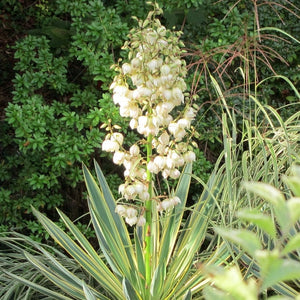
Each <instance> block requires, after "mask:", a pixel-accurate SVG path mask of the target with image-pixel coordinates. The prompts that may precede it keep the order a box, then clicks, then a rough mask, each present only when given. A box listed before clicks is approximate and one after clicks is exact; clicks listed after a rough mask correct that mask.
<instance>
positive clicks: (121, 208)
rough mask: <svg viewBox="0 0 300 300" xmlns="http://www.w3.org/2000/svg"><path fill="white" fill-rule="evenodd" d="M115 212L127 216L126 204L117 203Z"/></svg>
mask: <svg viewBox="0 0 300 300" xmlns="http://www.w3.org/2000/svg"><path fill="white" fill-rule="evenodd" d="M115 212H116V213H117V214H118V215H120V216H121V217H125V216H126V208H125V207H124V205H117V206H116V208H115Z"/></svg>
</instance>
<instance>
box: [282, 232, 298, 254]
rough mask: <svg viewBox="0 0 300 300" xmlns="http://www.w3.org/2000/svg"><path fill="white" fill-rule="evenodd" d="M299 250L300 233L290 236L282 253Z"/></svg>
mask: <svg viewBox="0 0 300 300" xmlns="http://www.w3.org/2000/svg"><path fill="white" fill-rule="evenodd" d="M296 250H297V251H300V233H297V234H296V235H294V236H292V237H290V240H289V241H288V243H287V244H286V245H285V247H284V249H283V250H282V254H288V253H290V252H293V251H296Z"/></svg>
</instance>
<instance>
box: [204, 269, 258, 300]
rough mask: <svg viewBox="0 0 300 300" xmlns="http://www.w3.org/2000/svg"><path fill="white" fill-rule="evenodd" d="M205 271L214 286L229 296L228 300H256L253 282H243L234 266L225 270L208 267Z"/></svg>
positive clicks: (255, 289)
mask: <svg viewBox="0 0 300 300" xmlns="http://www.w3.org/2000/svg"><path fill="white" fill-rule="evenodd" d="M207 271H208V272H209V274H210V276H211V278H212V280H213V282H214V285H215V286H216V287H218V288H219V289H221V290H223V291H225V292H227V293H226V294H229V295H230V296H231V297H230V298H229V299H235V300H257V287H256V282H255V280H254V279H249V280H248V281H245V280H243V276H242V274H241V271H240V270H239V268H238V267H236V266H234V267H231V268H230V269H227V270H224V269H220V268H215V267H213V268H211V267H208V268H207ZM214 299H221V298H214ZM222 299H223V298H222ZM225 299H226V298H225Z"/></svg>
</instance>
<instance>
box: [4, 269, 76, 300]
mask: <svg viewBox="0 0 300 300" xmlns="http://www.w3.org/2000/svg"><path fill="white" fill-rule="evenodd" d="M2 271H3V272H4V273H5V274H7V275H9V277H11V278H13V279H15V280H18V281H20V282H22V283H23V284H25V285H27V286H29V287H31V288H33V289H34V290H36V291H38V292H40V293H41V294H43V295H46V296H49V297H51V298H52V299H55V300H73V298H69V297H67V296H64V295H61V294H60V293H57V292H54V291H51V290H49V289H47V288H45V287H44V286H41V285H39V284H37V283H34V282H32V281H29V280H26V279H25V278H23V277H20V276H17V275H15V274H12V273H10V272H6V271H5V270H2Z"/></svg>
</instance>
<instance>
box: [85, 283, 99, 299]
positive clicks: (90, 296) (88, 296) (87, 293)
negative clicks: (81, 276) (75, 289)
mask: <svg viewBox="0 0 300 300" xmlns="http://www.w3.org/2000/svg"><path fill="white" fill-rule="evenodd" d="M82 288H83V291H84V296H85V299H86V300H97V299H96V297H95V296H94V294H93V293H92V291H91V290H90V289H89V287H88V286H87V285H86V283H85V282H84V281H82Z"/></svg>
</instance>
